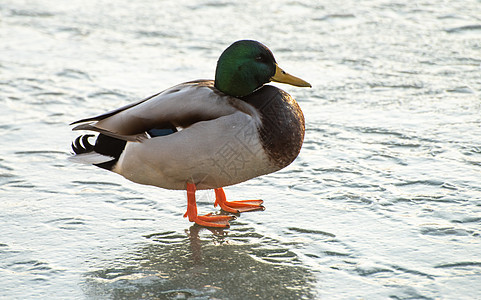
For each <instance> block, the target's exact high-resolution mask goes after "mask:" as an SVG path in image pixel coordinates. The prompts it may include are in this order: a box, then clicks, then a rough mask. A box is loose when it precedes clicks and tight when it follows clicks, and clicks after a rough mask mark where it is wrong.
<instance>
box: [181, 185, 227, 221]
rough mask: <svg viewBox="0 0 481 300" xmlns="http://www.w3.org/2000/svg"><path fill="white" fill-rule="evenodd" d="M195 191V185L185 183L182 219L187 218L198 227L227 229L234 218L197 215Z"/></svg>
mask: <svg viewBox="0 0 481 300" xmlns="http://www.w3.org/2000/svg"><path fill="white" fill-rule="evenodd" d="M195 191H196V187H195V184H193V183H187V212H186V213H185V214H184V218H185V217H189V221H191V222H195V223H196V224H198V225H200V226H205V227H220V228H229V221H230V220H232V219H235V217H234V216H214V215H212V214H207V215H203V216H198V215H197V203H196V202H195Z"/></svg>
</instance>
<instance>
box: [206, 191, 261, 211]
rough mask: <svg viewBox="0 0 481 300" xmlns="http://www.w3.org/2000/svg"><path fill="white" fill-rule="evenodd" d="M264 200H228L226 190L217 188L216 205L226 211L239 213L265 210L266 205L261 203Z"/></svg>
mask: <svg viewBox="0 0 481 300" xmlns="http://www.w3.org/2000/svg"><path fill="white" fill-rule="evenodd" d="M263 202H264V201H262V200H237V201H227V199H226V197H225V193H224V190H223V189H222V188H218V189H215V203H214V206H215V207H217V205H219V206H220V208H221V209H222V210H224V211H226V212H230V213H234V214H238V213H243V212H248V211H257V210H264V209H265V208H264V206H262V205H261V204H262V203H263Z"/></svg>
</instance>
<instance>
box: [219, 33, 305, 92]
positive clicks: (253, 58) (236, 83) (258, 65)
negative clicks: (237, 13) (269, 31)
mask: <svg viewBox="0 0 481 300" xmlns="http://www.w3.org/2000/svg"><path fill="white" fill-rule="evenodd" d="M270 81H276V82H282V83H288V84H292V85H295V86H304V87H310V86H311V85H310V84H309V83H307V82H305V81H304V80H302V79H300V78H297V77H295V76H292V75H289V74H287V73H286V72H284V71H283V70H282V69H281V68H279V67H278V66H277V63H276V60H275V58H274V55H272V52H271V51H270V50H269V49H268V48H267V47H266V46H264V45H262V44H261V43H259V42H256V41H249V40H242V41H237V42H235V43H233V44H232V45H230V46H229V47H228V48H227V49H225V50H224V52H223V53H222V54H221V56H220V57H219V60H218V61H217V68H216V71H215V87H216V88H217V89H218V90H220V91H221V92H223V93H225V94H228V95H231V96H235V97H243V96H247V95H249V94H251V93H253V92H254V91H255V90H257V89H258V88H260V87H261V86H262V85H264V84H265V83H268V82H270Z"/></svg>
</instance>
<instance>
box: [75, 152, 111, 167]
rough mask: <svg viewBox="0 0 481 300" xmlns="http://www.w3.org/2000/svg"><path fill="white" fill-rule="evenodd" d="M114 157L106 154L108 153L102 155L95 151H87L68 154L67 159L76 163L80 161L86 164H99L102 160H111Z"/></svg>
mask: <svg viewBox="0 0 481 300" xmlns="http://www.w3.org/2000/svg"><path fill="white" fill-rule="evenodd" d="M114 159H115V157H112V156H108V155H102V154H99V153H96V152H89V153H82V154H77V155H74V156H70V157H69V158H68V160H70V161H73V162H76V163H81V164H87V165H93V164H101V163H104V162H108V161H111V160H114Z"/></svg>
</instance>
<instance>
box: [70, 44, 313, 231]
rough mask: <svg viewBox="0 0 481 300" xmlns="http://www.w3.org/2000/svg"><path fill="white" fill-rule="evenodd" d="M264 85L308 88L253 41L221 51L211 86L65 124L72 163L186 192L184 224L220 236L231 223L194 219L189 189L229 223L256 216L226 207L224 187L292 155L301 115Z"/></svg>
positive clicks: (239, 205)
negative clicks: (200, 192) (204, 196)
mask: <svg viewBox="0 0 481 300" xmlns="http://www.w3.org/2000/svg"><path fill="white" fill-rule="evenodd" d="M270 81H275V82H281V83H288V84H291V85H295V86H300V87H310V86H311V85H310V84H309V83H307V82H306V81H304V80H302V79H300V78H297V77H294V76H292V75H289V74H288V73H286V72H284V71H283V70H282V69H281V68H280V67H279V66H278V65H277V63H276V60H275V59H274V56H273V54H272V52H271V51H270V50H269V49H268V48H267V47H266V46H264V45H263V44H261V43H259V42H257V41H251V40H241V41H237V42H235V43H233V44H232V45H230V46H229V47H228V48H227V49H226V50H225V51H224V52H223V53H222V54H221V56H220V58H219V60H218V61H217V68H216V72H215V80H196V81H190V82H185V83H181V84H179V85H176V86H174V87H171V88H169V89H166V90H164V91H162V92H160V93H158V94H155V95H153V96H151V97H148V98H145V99H143V100H140V101H138V102H135V103H132V104H129V105H126V106H124V107H121V108H118V109H115V110H112V111H110V112H107V113H104V114H101V115H98V116H96V117H91V118H85V119H81V120H79V121H76V122H73V123H72V124H71V125H74V124H79V125H77V126H76V127H74V128H73V130H89V131H94V132H97V133H99V134H98V136H97V138H96V140H95V143H93V144H92V143H91V142H90V141H89V139H90V138H91V137H93V136H94V135H92V134H86V135H81V136H79V137H78V138H77V139H76V140H75V141H74V142H73V143H72V148H73V151H74V152H75V155H74V156H72V159H73V160H75V161H79V162H83V163H89V164H93V165H95V166H98V167H100V168H103V169H106V170H109V171H112V172H115V173H118V174H120V175H122V176H124V177H125V178H127V179H129V180H131V181H133V182H136V183H140V184H146V185H153V186H157V187H161V188H165V189H172V190H187V212H186V213H185V215H184V217H188V218H189V221H191V222H195V223H197V224H198V225H201V226H206V227H220V228H228V227H229V221H230V220H232V219H233V218H234V216H232V215H230V214H227V215H214V214H212V213H210V214H207V215H198V214H197V205H196V200H195V192H196V190H197V189H214V191H215V198H216V199H215V203H214V206H217V205H219V206H220V208H221V209H222V210H224V211H226V212H228V213H231V214H238V213H241V212H247V211H254V210H263V209H264V207H263V206H262V200H241V201H227V200H226V196H225V193H224V190H223V187H226V186H229V185H233V184H237V183H241V182H243V181H246V180H248V179H251V178H254V177H257V176H261V175H264V174H269V173H272V172H275V171H278V170H280V169H282V168H284V167H286V166H287V165H289V164H290V163H291V162H292V161H293V160H294V159H295V158H296V157H297V156H298V154H299V151H300V149H301V146H302V142H303V139H304V115H303V114H302V111H301V109H300V108H299V105H298V104H297V102H296V101H295V100H294V99H293V98H292V97H291V96H290V95H289V94H288V93H286V92H285V91H283V90H281V89H279V88H277V87H274V86H272V85H265V84H266V83H268V82H270Z"/></svg>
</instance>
